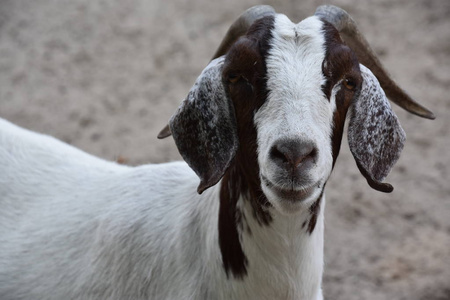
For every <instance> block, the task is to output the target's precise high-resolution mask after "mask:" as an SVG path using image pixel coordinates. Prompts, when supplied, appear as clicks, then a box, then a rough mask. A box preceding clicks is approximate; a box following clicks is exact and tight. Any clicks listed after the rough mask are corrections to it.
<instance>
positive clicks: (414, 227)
mask: <svg viewBox="0 0 450 300" xmlns="http://www.w3.org/2000/svg"><path fill="white" fill-rule="evenodd" d="M263 3H264V4H270V5H272V6H274V7H275V9H276V10H277V11H278V12H281V13H284V14H286V15H288V16H289V17H290V18H291V19H292V20H294V21H296V22H298V21H300V20H301V19H303V18H304V17H307V16H309V15H311V14H313V13H314V11H315V8H316V7H317V6H318V5H321V4H324V3H325V2H324V1H312V0H308V1H293V0H291V1H281V0H278V1H277V0H272V1H265V2H263ZM330 3H332V4H335V5H338V6H341V7H342V8H344V9H346V10H347V11H348V12H349V13H351V14H352V15H353V17H354V19H355V20H356V21H357V22H358V23H359V25H360V27H361V30H362V31H363V32H364V33H365V34H366V36H367V38H368V40H369V41H370V43H371V44H372V46H373V47H374V49H375V50H376V52H377V53H378V54H379V55H380V58H381V60H382V61H383V62H384V64H385V65H386V66H387V68H388V70H389V71H390V72H391V74H392V75H393V76H394V78H396V79H397V81H398V82H399V83H400V85H401V86H403V87H404V88H405V89H406V90H407V91H409V93H410V94H411V95H413V96H414V97H415V98H416V99H417V100H418V101H419V102H421V103H422V104H424V105H425V106H427V107H428V108H430V109H431V110H432V111H434V112H435V114H436V115H437V119H436V120H434V121H429V120H424V119H420V118H418V117H415V116H412V115H410V114H408V113H406V112H405V111H403V110H401V109H399V108H398V107H394V108H395V110H396V112H397V114H398V116H399V118H400V120H401V122H402V125H403V127H404V128H405V131H406V133H407V135H408V140H407V144H406V147H405V149H404V151H403V155H402V157H401V159H400V160H399V162H398V163H397V165H396V167H395V168H394V170H393V172H392V173H391V175H390V176H389V178H388V180H387V181H388V182H390V183H392V184H393V185H394V187H395V190H394V192H393V193H392V194H382V193H379V192H376V191H374V190H372V189H371V188H370V187H369V186H368V185H367V184H366V182H365V180H364V179H363V177H362V176H360V174H359V172H358V170H357V168H356V165H355V163H354V161H353V159H352V157H351V154H350V152H349V150H348V147H347V144H346V141H345V140H344V141H343V143H344V144H343V149H342V151H341V155H340V158H339V159H338V163H337V166H336V169H335V171H334V173H333V175H332V178H331V180H330V182H329V184H328V187H327V207H326V237H325V242H326V245H325V248H326V250H325V254H326V268H325V276H324V283H323V287H324V291H325V296H326V298H327V299H341V300H353V299H355V300H356V299H370V300H375V299H380V300H385V299H395V300H396V299H405V300H406V299H408V300H444V299H447V300H448V299H450V182H449V173H450V139H449V138H450V134H449V131H450V101H449V100H450V99H449V92H448V87H449V86H450V1H449V0H414V1H409V0H399V1H392V0H379V1H369V0H364V1H356V0H355V1H350V0H338V1H330ZM255 4H261V2H258V1H254V0H245V1H243V0H228V1H209V0H196V1H194V0H192V1H188V0H171V1H165V0H130V1H120V0H109V1H102V0H98V1H91V0H33V1H26V0H0V117H2V118H5V119H8V120H10V121H12V122H14V123H16V124H19V125H21V126H23V127H26V128H30V129H32V130H35V131H38V132H43V133H47V134H50V135H53V136H55V137H57V138H59V139H62V140H63V141H65V142H67V143H70V144H72V145H75V146H76V147H79V148H81V149H83V150H85V151H87V152H89V153H93V154H95V155H98V156H100V157H102V158H105V159H108V160H117V159H119V160H122V161H124V160H125V161H126V163H128V164H132V165H135V164H142V163H160V162H165V161H170V160H176V159H179V155H178V153H177V150H176V148H175V145H174V143H173V141H172V139H166V140H163V141H160V140H157V139H156V135H157V133H158V132H159V130H160V129H161V128H162V127H163V126H164V125H165V124H166V121H167V120H168V118H169V117H170V116H171V114H172V113H173V112H174V110H175V109H176V107H177V106H178V104H179V103H180V101H181V100H182V99H183V97H184V96H185V95H186V93H187V92H188V90H189V88H190V86H191V84H192V83H193V82H194V80H195V78H196V77H197V75H198V74H199V73H200V72H201V70H202V69H203V68H204V66H206V64H207V63H208V61H209V59H210V57H211V56H212V54H213V53H214V51H215V49H216V47H217V46H218V44H219V42H220V40H221V38H222V37H223V35H224V33H225V31H226V30H227V28H228V26H229V25H230V24H231V22H232V21H233V20H234V19H235V18H236V17H237V16H238V15H239V14H240V13H241V12H243V11H244V10H245V9H246V8H248V7H250V6H252V5H255ZM0 171H1V170H0Z"/></svg>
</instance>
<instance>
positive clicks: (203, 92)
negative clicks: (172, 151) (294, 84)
mask: <svg viewBox="0 0 450 300" xmlns="http://www.w3.org/2000/svg"><path fill="white" fill-rule="evenodd" d="M223 63H224V57H223V56H222V57H219V58H217V59H215V60H213V61H211V62H210V63H209V65H208V66H207V67H206V68H205V69H204V70H203V72H202V74H201V75H200V76H199V77H198V78H197V81H196V82H195V84H194V86H193V87H192V88H191V90H190V91H189V94H188V95H187V97H186V99H185V100H184V101H183V103H182V104H181V105H180V107H179V108H178V110H177V111H176V113H175V114H174V115H173V116H172V118H171V119H170V121H169V126H170V131H171V132H172V136H173V138H174V140H175V144H176V145H177V147H178V151H179V152H180V154H181V156H182V157H183V158H184V160H185V161H186V162H187V164H188V165H189V166H190V167H191V168H192V169H193V170H194V171H195V173H197V175H198V177H200V185H199V186H198V188H197V191H198V193H199V194H201V193H202V192H203V191H204V190H206V189H207V188H209V187H211V186H213V185H215V184H216V183H217V182H218V181H219V180H220V179H221V178H222V176H223V175H224V173H225V171H226V170H227V168H228V167H229V165H230V163H231V161H232V160H233V158H234V155H235V154H236V151H237V149H238V137H237V126H236V117H235V115H234V107H233V104H232V102H231V100H230V99H229V97H228V95H227V93H226V92H225V89H224V85H223V82H222V67H223Z"/></svg>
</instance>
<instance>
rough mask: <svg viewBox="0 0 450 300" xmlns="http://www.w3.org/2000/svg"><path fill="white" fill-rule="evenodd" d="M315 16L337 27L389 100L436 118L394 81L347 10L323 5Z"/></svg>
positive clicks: (429, 117)
mask: <svg viewBox="0 0 450 300" xmlns="http://www.w3.org/2000/svg"><path fill="white" fill-rule="evenodd" d="M315 15H316V16H318V17H320V18H322V19H323V20H325V21H327V22H329V23H331V24H332V25H333V26H334V27H336V29H337V30H338V31H339V33H340V34H341V37H342V38H343V39H344V41H345V42H346V43H347V45H348V46H349V47H350V48H351V49H352V50H353V51H354V52H355V53H356V56H357V57H358V60H359V62H360V63H362V64H363V65H365V66H366V67H368V68H369V69H370V70H371V71H372V73H373V74H375V76H376V77H377V79H378V81H379V82H380V85H381V87H382V88H383V90H384V91H385V93H386V95H387V97H388V98H389V99H391V100H392V101H393V102H394V103H396V104H397V105H399V106H400V107H402V108H403V109H405V110H407V111H409V112H410V113H413V114H415V115H418V116H420V117H423V118H427V119H434V118H435V116H434V114H433V113H432V112H431V111H430V110H428V109H427V108H425V107H423V106H422V105H420V104H419V103H417V102H416V101H414V100H413V99H412V98H411V97H410V96H409V95H408V94H407V93H406V92H405V91H404V90H402V89H401V88H400V87H399V86H398V85H397V84H396V83H395V82H394V80H392V78H391V77H390V76H389V74H388V72H387V71H386V70H385V69H384V67H383V65H382V64H381V62H380V60H379V59H378V57H377V55H376V54H375V52H374V51H373V50H372V48H371V47H370V45H369V43H368V42H367V40H366V39H365V38H364V36H363V35H362V34H361V32H360V31H359V30H358V27H357V26H356V22H355V21H354V20H353V19H352V17H350V15H349V14H348V13H347V12H346V11H345V10H343V9H341V8H339V7H336V6H333V5H323V6H319V7H318V8H317V10H316V13H315Z"/></svg>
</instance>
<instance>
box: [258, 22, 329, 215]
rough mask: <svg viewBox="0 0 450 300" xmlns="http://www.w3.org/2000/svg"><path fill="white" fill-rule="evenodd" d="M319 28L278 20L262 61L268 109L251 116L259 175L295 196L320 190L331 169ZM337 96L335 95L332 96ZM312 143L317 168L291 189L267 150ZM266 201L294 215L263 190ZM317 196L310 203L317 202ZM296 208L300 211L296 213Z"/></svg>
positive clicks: (322, 35) (299, 202)
mask: <svg viewBox="0 0 450 300" xmlns="http://www.w3.org/2000/svg"><path fill="white" fill-rule="evenodd" d="M322 27H323V22H322V21H320V20H319V19H318V18H317V17H310V18H307V19H305V20H303V21H302V22H300V23H298V24H294V23H292V22H291V21H290V20H289V19H288V18H287V17H286V16H284V15H277V16H276V18H275V26H274V30H273V38H272V41H271V49H270V51H269V53H268V56H267V57H266V65H267V89H268V91H269V93H268V97H267V100H266V103H265V104H264V105H263V106H262V107H261V108H260V109H259V110H258V112H257V113H256V114H255V124H256V127H257V132H258V162H259V165H260V173H261V175H262V177H265V178H266V179H267V180H268V181H270V182H271V183H272V184H275V185H277V186H279V187H283V186H288V185H290V186H291V188H293V189H294V190H301V189H304V188H308V187H309V185H310V184H311V183H314V184H315V185H323V184H324V183H325V181H326V180H327V179H328V177H329V175H330V173H331V169H332V163H333V159H332V149H331V142H330V136H331V130H332V126H333V124H332V122H333V112H334V110H335V101H334V97H333V96H332V97H331V98H332V99H330V101H328V99H327V98H326V96H325V95H324V93H323V92H322V85H323V84H324V83H325V77H324V75H323V72H322V62H323V61H324V58H325V46H324V43H325V38H324V34H323V32H322ZM333 94H334V95H335V93H333ZM279 139H285V140H302V141H311V142H312V143H314V144H315V145H316V147H317V149H318V153H317V159H316V163H315V165H314V167H313V168H310V169H309V170H308V174H305V175H306V177H307V178H308V180H307V182H304V183H303V184H302V182H297V183H292V179H289V178H285V177H283V176H282V175H280V174H281V173H280V169H279V168H278V167H277V165H276V164H274V163H273V161H272V160H271V159H270V150H271V148H272V147H273V145H274V143H275V142H276V140H279ZM262 188H263V191H264V193H265V194H266V196H267V197H268V200H269V201H270V202H271V203H272V204H273V205H274V206H275V207H276V208H278V209H281V210H282V211H293V210H294V211H296V210H297V209H298V208H300V207H301V206H302V204H301V203H303V202H309V201H297V203H295V205H294V206H292V205H293V204H292V202H291V201H289V203H290V204H289V208H288V207H286V205H287V204H286V203H288V201H282V199H278V198H279V197H277V196H275V194H274V193H273V191H272V189H271V188H269V187H267V185H265V184H262ZM319 193H320V190H319V189H317V192H314V193H312V194H311V195H310V196H309V197H308V199H303V200H315V199H316V198H317V197H318V196H319ZM297 206H298V207H297Z"/></svg>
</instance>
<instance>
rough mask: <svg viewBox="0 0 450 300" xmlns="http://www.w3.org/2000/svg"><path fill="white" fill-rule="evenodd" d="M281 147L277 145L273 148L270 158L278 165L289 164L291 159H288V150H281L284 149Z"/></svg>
mask: <svg viewBox="0 0 450 300" xmlns="http://www.w3.org/2000/svg"><path fill="white" fill-rule="evenodd" d="M279 147H280V145H275V146H273V147H272V149H271V150H270V158H271V159H272V160H273V161H275V162H276V163H278V164H284V163H289V162H290V159H289V157H288V154H287V153H286V151H283V150H286V149H280V148H282V147H280V148H279Z"/></svg>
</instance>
